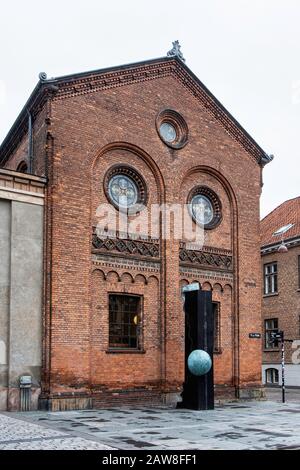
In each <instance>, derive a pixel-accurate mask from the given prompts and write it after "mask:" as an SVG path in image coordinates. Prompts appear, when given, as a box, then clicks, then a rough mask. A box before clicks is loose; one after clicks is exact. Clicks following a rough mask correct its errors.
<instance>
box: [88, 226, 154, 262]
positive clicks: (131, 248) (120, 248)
mask: <svg viewBox="0 0 300 470" xmlns="http://www.w3.org/2000/svg"><path fill="white" fill-rule="evenodd" d="M92 251H93V253H111V252H115V253H121V254H124V255H129V256H134V257H145V258H159V243H158V241H156V242H154V241H148V240H142V239H131V238H130V239H123V238H110V237H109V238H108V237H105V236H99V235H97V234H96V233H95V232H94V233H93V239H92Z"/></svg>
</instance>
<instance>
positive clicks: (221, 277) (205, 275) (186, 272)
mask: <svg viewBox="0 0 300 470" xmlns="http://www.w3.org/2000/svg"><path fill="white" fill-rule="evenodd" d="M179 272H180V275H181V277H182V278H192V279H193V280H195V279H200V278H201V279H205V280H213V281H227V282H228V283H229V284H231V283H232V282H233V274H232V273H225V272H222V273H221V272H215V271H207V270H204V269H203V270H202V269H197V268H188V267H185V266H184V267H183V266H180V269H179Z"/></svg>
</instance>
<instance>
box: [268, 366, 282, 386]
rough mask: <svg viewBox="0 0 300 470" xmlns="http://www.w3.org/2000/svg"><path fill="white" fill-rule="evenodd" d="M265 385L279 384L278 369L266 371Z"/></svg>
mask: <svg viewBox="0 0 300 470" xmlns="http://www.w3.org/2000/svg"><path fill="white" fill-rule="evenodd" d="M266 383H267V384H274V385H278V384H279V372H278V369H275V368H270V369H266Z"/></svg>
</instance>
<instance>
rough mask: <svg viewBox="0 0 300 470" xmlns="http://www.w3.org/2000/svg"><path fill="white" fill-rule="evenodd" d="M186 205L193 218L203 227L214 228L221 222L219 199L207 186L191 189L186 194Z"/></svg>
mask: <svg viewBox="0 0 300 470" xmlns="http://www.w3.org/2000/svg"><path fill="white" fill-rule="evenodd" d="M188 206H189V211H190V214H191V216H192V218H193V220H194V221H195V222H196V223H197V224H199V225H202V226H203V227H204V228H205V229H212V228H215V227H216V226H217V225H218V224H219V223H220V222H221V219H222V214H221V201H220V199H219V198H218V196H217V194H216V193H215V192H214V191H213V190H212V189H210V188H208V187H207V186H197V187H196V188H194V189H192V191H191V192H190V194H189V196H188Z"/></svg>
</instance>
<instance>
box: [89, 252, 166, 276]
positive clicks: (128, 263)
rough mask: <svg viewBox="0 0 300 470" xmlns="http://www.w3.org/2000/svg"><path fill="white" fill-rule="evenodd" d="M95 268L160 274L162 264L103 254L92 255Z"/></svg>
mask: <svg viewBox="0 0 300 470" xmlns="http://www.w3.org/2000/svg"><path fill="white" fill-rule="evenodd" d="M92 263H93V266H94V267H96V266H99V267H100V266H101V267H105V268H115V269H121V270H128V269H130V270H135V271H138V272H144V271H147V272H153V273H159V272H160V267H161V265H160V262H159V261H157V262H153V261H146V260H137V259H134V258H131V259H129V258H121V257H111V256H107V255H103V254H101V253H97V254H95V253H94V254H93V255H92Z"/></svg>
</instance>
